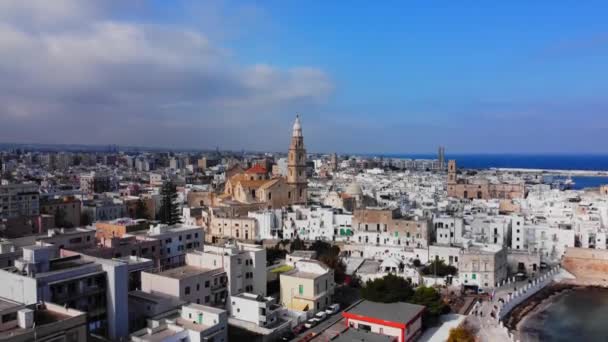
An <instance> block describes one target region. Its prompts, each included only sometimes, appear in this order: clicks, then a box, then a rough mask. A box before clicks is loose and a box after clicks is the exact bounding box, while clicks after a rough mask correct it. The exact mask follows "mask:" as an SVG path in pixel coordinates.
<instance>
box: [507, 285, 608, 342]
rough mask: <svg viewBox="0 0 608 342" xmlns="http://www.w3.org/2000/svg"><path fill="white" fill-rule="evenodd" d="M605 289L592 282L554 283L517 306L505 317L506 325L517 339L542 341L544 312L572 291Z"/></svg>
mask: <svg viewBox="0 0 608 342" xmlns="http://www.w3.org/2000/svg"><path fill="white" fill-rule="evenodd" d="M592 289H603V290H606V287H602V286H597V285H591V284H576V283H574V284H573V283H572V282H557V283H553V284H551V285H549V286H547V287H545V288H543V289H542V290H540V291H539V292H538V293H536V294H534V295H533V296H532V297H530V298H528V299H527V300H526V301H524V302H523V303H521V304H520V305H518V306H516V307H515V308H513V310H511V312H509V314H508V315H507V316H506V317H505V319H504V321H503V322H504V326H505V327H506V328H507V329H509V331H511V332H512V333H513V334H514V335H515V336H517V340H520V341H542V340H543V336H541V335H540V334H541V332H542V331H543V330H542V327H543V326H544V324H545V322H544V320H545V319H546V317H545V315H543V313H544V312H546V311H547V309H548V308H549V307H551V306H552V305H554V304H555V303H556V302H557V301H559V299H560V298H562V297H563V296H565V295H567V294H568V293H570V292H572V291H579V290H592Z"/></svg>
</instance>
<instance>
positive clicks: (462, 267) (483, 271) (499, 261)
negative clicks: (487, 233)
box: [458, 245, 508, 288]
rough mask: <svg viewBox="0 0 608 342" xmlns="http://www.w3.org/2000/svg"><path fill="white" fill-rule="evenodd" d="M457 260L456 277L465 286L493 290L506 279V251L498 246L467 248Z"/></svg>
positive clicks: (473, 246)
mask: <svg viewBox="0 0 608 342" xmlns="http://www.w3.org/2000/svg"><path fill="white" fill-rule="evenodd" d="M458 259H459V260H458V276H459V277H460V283H461V284H463V285H465V286H478V287H480V288H493V287H495V286H496V284H497V283H500V282H502V281H503V280H505V279H506V278H507V267H508V263H507V251H506V250H505V249H504V248H503V247H502V246H500V245H472V246H468V247H466V248H465V249H463V250H462V251H461V254H460V257H459V258H458Z"/></svg>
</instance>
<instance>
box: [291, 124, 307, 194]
mask: <svg viewBox="0 0 608 342" xmlns="http://www.w3.org/2000/svg"><path fill="white" fill-rule="evenodd" d="M287 158H288V159H287V169H288V170H287V184H289V185H290V190H289V194H288V197H289V202H290V203H293V204H305V203H306V200H307V192H306V189H307V188H308V180H307V178H306V149H304V136H303V135H302V125H301V124H300V115H296V121H295V122H294V123H293V131H292V133H291V144H290V145H289V153H288V157H287Z"/></svg>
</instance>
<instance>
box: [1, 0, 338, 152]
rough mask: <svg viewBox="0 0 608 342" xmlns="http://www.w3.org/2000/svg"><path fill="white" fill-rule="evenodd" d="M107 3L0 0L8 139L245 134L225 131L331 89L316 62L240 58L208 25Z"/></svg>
mask: <svg viewBox="0 0 608 342" xmlns="http://www.w3.org/2000/svg"><path fill="white" fill-rule="evenodd" d="M51 3H52V5H51ZM107 4H108V3H103V2H96V1H80V0H78V1H76V0H74V1H69V0H61V1H18V0H15V1H12V0H10V1H0V13H1V14H0V19H1V20H2V22H3V24H0V51H2V53H1V54H0V103H1V104H0V136H3V137H4V138H3V140H16V141H40V142H69V143H75V142H80V143H109V142H118V143H125V144H147V145H158V144H168V145H190V146H193V145H199V146H201V147H202V145H205V144H210V143H213V144H215V143H219V144H222V145H225V146H232V145H234V146H242V145H243V144H245V139H244V136H243V135H242V134H240V135H238V134H237V136H234V137H233V136H231V135H230V133H233V132H251V128H252V127H255V125H253V126H252V123H253V122H255V121H256V119H262V120H264V119H266V120H272V119H273V118H275V116H273V115H276V114H277V113H281V112H282V111H284V110H288V111H291V112H295V110H296V107H302V106H303V107H306V106H310V105H315V104H318V103H322V102H323V101H324V100H325V99H326V98H327V96H328V95H329V94H330V93H331V91H332V89H333V85H332V83H331V81H330V79H329V77H328V76H327V75H326V74H325V72H324V71H322V70H320V69H317V68H314V67H292V68H277V67H274V66H271V65H240V64H238V63H236V62H234V60H233V59H232V58H231V57H230V55H231V54H230V53H228V52H227V51H226V50H225V49H224V48H223V47H222V46H221V45H220V44H218V43H216V42H212V41H210V40H209V39H208V37H207V36H205V35H204V33H201V32H198V31H195V30H192V29H188V28H186V27H179V26H175V25H159V24H154V23H145V24H144V23H140V22H135V21H119V20H116V19H113V18H112V16H111V15H109V14H108V13H110V9H109V6H108V5H107ZM254 117H255V119H254ZM176 121H179V122H181V124H180V125H175V122H176ZM15 127H18V130H15ZM183 127H189V128H190V129H189V130H187V131H180V130H179V129H178V128H180V129H183ZM66 130H68V131H67V132H69V134H66ZM91 130H92V131H93V132H91ZM159 132H163V133H164V135H162V136H160V137H161V138H162V139H161V140H159V135H158V133H159ZM221 132H223V133H224V134H223V135H222V134H220V133H221ZM135 133H137V134H135ZM196 133H198V134H200V135H203V136H205V138H204V139H198V138H197V137H192V134H196ZM188 136H190V138H187V137H188ZM214 140H219V141H214ZM232 140H234V141H232ZM265 144H266V145H269V144H270V143H269V142H265V143H263V144H262V145H265ZM260 147H261V146H260ZM264 147H267V146H264Z"/></svg>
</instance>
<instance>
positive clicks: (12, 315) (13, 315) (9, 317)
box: [2, 312, 17, 323]
mask: <svg viewBox="0 0 608 342" xmlns="http://www.w3.org/2000/svg"><path fill="white" fill-rule="evenodd" d="M16 320H17V313H16V312H11V313H8V314H6V315H2V323H6V322H10V321H16Z"/></svg>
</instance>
